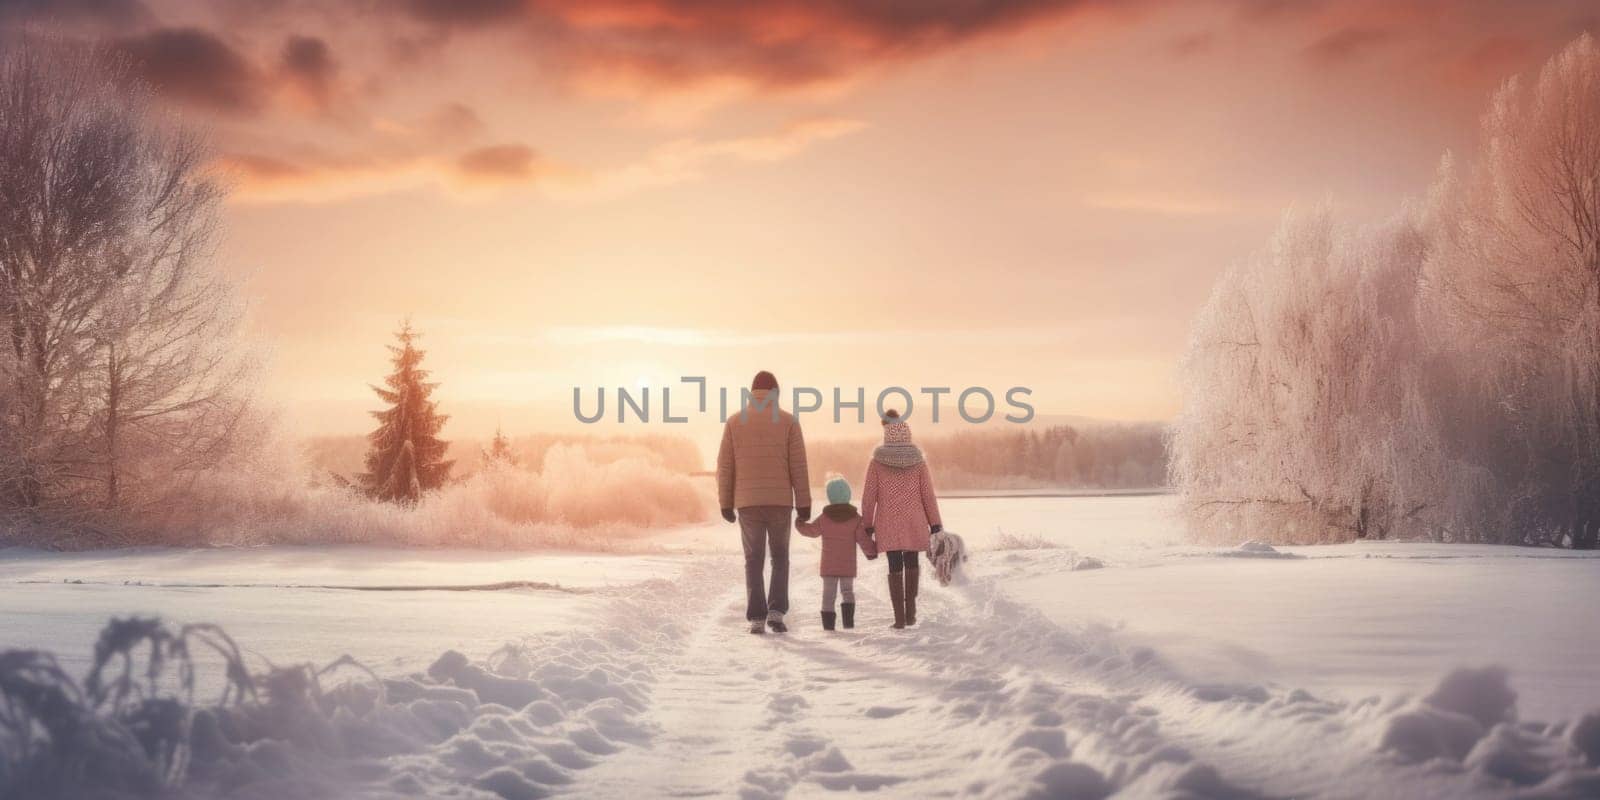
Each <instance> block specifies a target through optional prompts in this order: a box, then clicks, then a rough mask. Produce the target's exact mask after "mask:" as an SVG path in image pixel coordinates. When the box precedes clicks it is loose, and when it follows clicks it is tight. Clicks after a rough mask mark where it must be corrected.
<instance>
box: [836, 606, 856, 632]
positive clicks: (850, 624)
mask: <svg viewBox="0 0 1600 800" xmlns="http://www.w3.org/2000/svg"><path fill="white" fill-rule="evenodd" d="M839 615H840V616H841V617H843V620H842V621H843V622H844V627H845V630H849V629H851V628H854V627H855V626H856V604H855V603H840V604H839Z"/></svg>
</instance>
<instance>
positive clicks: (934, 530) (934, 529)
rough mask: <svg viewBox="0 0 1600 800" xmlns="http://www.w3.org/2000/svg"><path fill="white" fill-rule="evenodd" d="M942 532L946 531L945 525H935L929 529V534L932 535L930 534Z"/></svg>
mask: <svg viewBox="0 0 1600 800" xmlns="http://www.w3.org/2000/svg"><path fill="white" fill-rule="evenodd" d="M942 530H944V526H943V525H934V526H932V527H930V528H928V533H930V534H933V533H938V532H939V531H942Z"/></svg>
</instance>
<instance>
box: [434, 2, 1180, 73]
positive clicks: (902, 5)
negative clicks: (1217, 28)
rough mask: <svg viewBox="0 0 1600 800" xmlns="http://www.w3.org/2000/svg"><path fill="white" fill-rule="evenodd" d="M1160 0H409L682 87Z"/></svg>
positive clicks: (444, 20) (842, 68) (811, 69)
mask: <svg viewBox="0 0 1600 800" xmlns="http://www.w3.org/2000/svg"><path fill="white" fill-rule="evenodd" d="M1154 2H1161V0H990V1H989V2H974V0H917V1H916V2H894V1H892V0H875V1H872V2H856V1H855V0H408V2H407V3H406V4H405V6H404V8H406V9H407V11H408V12H409V16H410V18H411V19H412V21H413V22H416V23H421V24H422V25H423V26H425V27H430V26H431V27H432V28H436V29H440V30H452V29H460V28H466V27H472V26H487V25H491V24H493V25H497V26H499V27H502V28H504V27H512V28H516V29H520V30H522V31H524V32H526V33H527V34H528V35H529V36H530V37H532V39H533V41H534V43H535V44H534V47H535V52H537V53H539V54H541V55H543V56H550V57H554V58H556V59H558V60H561V61H564V62H565V63H566V64H567V65H569V66H575V67H577V68H579V69H581V70H583V71H585V72H587V73H589V74H591V75H595V74H598V75H600V76H602V77H607V76H609V77H614V78H618V79H622V80H628V81H633V82H636V83H647V84H650V83H653V84H661V85H680V84H687V83H693V82H695V81H698V80H702V79H706V78H720V77H738V78H743V79H746V80H750V81H752V82H754V83H757V84H761V85H766V86H780V87H781V86H795V85H803V84H810V83H816V82H820V81H826V80H830V79H835V78H839V77H842V76H846V75H848V74H849V73H851V72H853V71H855V70H856V69H858V68H860V67H863V66H867V65H870V64H874V63H879V62H884V61H891V60H897V59H907V58H914V57H917V56H919V55H924V54H926V53H928V52H930V51H933V50H937V49H939V48H942V47H946V46H950V45H954V44H958V43H960V42H964V41H967V40H971V39H974V38H977V37H981V36H984V35H987V34H990V33H995V32H1000V31H1007V30H1013V29H1018V28H1022V27H1025V26H1027V25H1030V24H1033V23H1036V22H1042V21H1048V20H1053V19H1055V18H1058V17H1062V16H1065V15H1067V14H1069V13H1072V12H1074V11H1083V10H1117V11H1120V10H1123V9H1126V8H1131V7H1139V6H1144V5H1148V4H1150V3H1154Z"/></svg>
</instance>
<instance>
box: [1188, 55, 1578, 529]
mask: <svg viewBox="0 0 1600 800" xmlns="http://www.w3.org/2000/svg"><path fill="white" fill-rule="evenodd" d="M1182 370H1183V380H1182V383H1183V386H1184V389H1185V400H1184V410H1183V412H1182V414H1181V415H1180V418H1179V420H1178V422H1177V424H1176V425H1175V426H1174V432H1173V438H1172V461H1171V469H1172V479H1173V482H1174V484H1175V485H1176V486H1177V487H1178V488H1179V489H1180V491H1181V492H1182V493H1183V506H1184V510H1185V513H1186V515H1187V517H1188V520H1189V522H1190V524H1191V527H1192V528H1193V530H1194V531H1195V532H1196V533H1197V534H1199V535H1201V536H1202V537H1207V538H1220V539H1232V540H1238V539H1243V538H1270V539H1276V540H1279V541H1291V542H1308V541H1336V540H1344V539H1350V538H1360V537H1373V538H1382V537H1386V536H1391V535H1402V536H1429V537H1432V538H1436V539H1440V540H1447V541H1490V542H1510V543H1553V544H1563V545H1567V546H1572V547H1579V548H1592V547H1594V546H1595V544H1596V540H1597V538H1600V47H1597V46H1596V44H1595V42H1594V40H1593V39H1592V38H1590V37H1588V36H1584V37H1582V38H1580V39H1578V40H1577V41H1575V42H1573V43H1572V44H1571V45H1569V46H1568V47H1567V48H1566V49H1565V50H1563V51H1562V52H1561V53H1560V54H1559V55H1557V56H1556V57H1555V58H1553V59H1552V60H1551V61H1550V62H1549V63H1548V64H1547V65H1546V66H1545V68H1544V70H1543V71H1542V72H1541V74H1540V75H1539V78H1538V80H1537V81H1536V82H1534V83H1533V84H1532V86H1531V87H1525V86H1524V85H1523V84H1522V83H1521V82H1519V81H1516V80H1512V81H1509V82H1508V83H1507V84H1506V85H1505V86H1504V87H1503V88H1502V89H1501V90H1500V91H1499V92H1498V93H1497V94H1496V95H1495V97H1494V100H1493V102H1492V104H1491V107H1490V110H1489V113H1488V114H1487V115H1486V116H1485V117H1484V120H1483V132H1482V144H1481V145H1480V148H1479V152H1478V153H1477V154H1476V157H1475V158H1474V159H1472V160H1470V161H1469V162H1467V163H1466V165H1465V166H1461V165H1458V163H1457V162H1456V160H1455V159H1454V158H1452V157H1449V156H1447V157H1446V158H1445V160H1444V164H1443V166H1442V168H1441V170H1440V177H1439V179H1438V181H1437V183H1436V184H1435V185H1434V187H1433V189H1432V191H1431V192H1430V193H1429V195H1428V197H1427V199H1426V202H1423V203H1421V204H1419V205H1417V206H1416V207H1414V208H1410V209H1408V210H1407V211H1405V212H1404V213H1402V214H1400V215H1399V216H1398V217H1397V218H1396V219H1395V220H1392V221H1391V222H1389V223H1386V224H1383V225H1378V226H1371V227H1367V228H1350V227H1345V226H1341V225H1339V224H1338V223H1336V222H1335V221H1334V220H1333V218H1332V216H1331V214H1329V213H1328V212H1327V211H1326V210H1323V211H1319V212H1316V213H1314V214H1311V215H1298V214H1291V215H1289V217H1288V218H1287V219H1286V220H1285V222H1284V225H1283V227H1282V228H1281V229H1280V231H1279V232H1278V234H1277V236H1276V237H1275V239H1274V240H1273V242H1272V244H1271V245H1270V246H1269V247H1268V248H1267V250H1266V251H1265V252H1264V253H1263V254H1261V255H1260V256H1258V257H1256V258H1255V259H1253V260H1251V261H1249V262H1247V263H1244V264H1241V265H1239V266H1237V267H1235V268H1233V269H1231V270H1229V271H1228V272H1227V273H1226V274H1225V275H1224V276H1223V277H1222V279H1221V280H1220V281H1219V283H1218V285H1217V287H1216V289H1215V291H1214V292H1213V295H1212V297H1211V298H1210V300H1209V301H1208V303H1207V304H1206V306H1205V308H1204V309H1203V311H1202V312H1201V314H1200V315H1199V317H1198V318H1197V321H1196V323H1195V327H1194V330H1193V334H1192V338H1191V341H1190V344H1189V348H1188V351H1187V354H1186V356H1185V358H1184V362H1183V367H1182Z"/></svg>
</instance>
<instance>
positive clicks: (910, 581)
mask: <svg viewBox="0 0 1600 800" xmlns="http://www.w3.org/2000/svg"><path fill="white" fill-rule="evenodd" d="M921 573H922V570H920V569H917V568H916V567H906V627H907V628H909V627H911V626H912V625H915V624H917V577H918V576H919V575H920V574H921Z"/></svg>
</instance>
